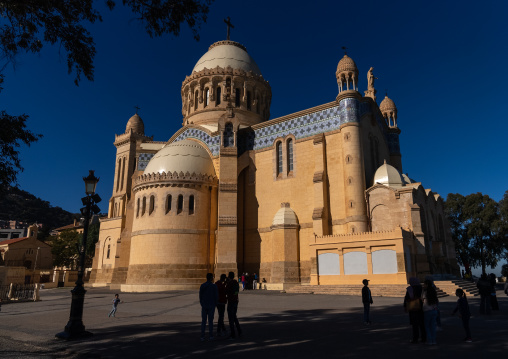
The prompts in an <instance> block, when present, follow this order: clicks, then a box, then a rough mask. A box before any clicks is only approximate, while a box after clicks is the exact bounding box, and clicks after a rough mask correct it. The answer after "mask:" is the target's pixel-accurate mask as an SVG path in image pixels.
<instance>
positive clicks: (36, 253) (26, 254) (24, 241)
mask: <svg viewBox="0 0 508 359" xmlns="http://www.w3.org/2000/svg"><path fill="white" fill-rule="evenodd" d="M0 257H1V260H0V262H1V263H2V264H3V265H5V266H10V267H25V268H26V269H29V270H44V269H52V268H53V257H52V255H51V246H50V245H48V244H47V243H44V242H42V241H39V240H38V239H37V226H35V225H33V226H30V227H29V228H28V235H27V236H26V237H22V238H13V239H8V240H4V241H2V242H0Z"/></svg>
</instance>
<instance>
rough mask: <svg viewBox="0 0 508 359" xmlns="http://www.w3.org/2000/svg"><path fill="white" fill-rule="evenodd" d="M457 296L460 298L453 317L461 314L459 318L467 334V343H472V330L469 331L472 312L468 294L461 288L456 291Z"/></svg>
mask: <svg viewBox="0 0 508 359" xmlns="http://www.w3.org/2000/svg"><path fill="white" fill-rule="evenodd" d="M455 295H456V296H457V297H459V299H458V300H457V306H456V307H455V309H454V310H453V312H452V315H455V313H457V312H459V317H460V319H461V320H462V327H463V328H464V331H465V332H466V339H464V341H465V342H468V343H471V342H472V341H473V339H471V330H470V329H469V318H471V311H470V310H469V304H468V303H467V298H466V293H464V291H463V290H462V289H460V288H458V289H457V290H456V291H455Z"/></svg>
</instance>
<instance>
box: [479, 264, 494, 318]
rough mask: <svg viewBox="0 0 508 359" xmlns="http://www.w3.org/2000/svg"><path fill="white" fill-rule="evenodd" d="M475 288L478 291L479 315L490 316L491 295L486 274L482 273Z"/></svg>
mask: <svg viewBox="0 0 508 359" xmlns="http://www.w3.org/2000/svg"><path fill="white" fill-rule="evenodd" d="M476 287H477V288H478V290H479V291H480V298H481V301H480V314H490V310H491V307H490V306H491V299H490V297H491V293H492V288H491V285H490V281H489V280H488V278H487V274H485V273H483V274H482V275H481V277H480V280H478V283H477V284H476Z"/></svg>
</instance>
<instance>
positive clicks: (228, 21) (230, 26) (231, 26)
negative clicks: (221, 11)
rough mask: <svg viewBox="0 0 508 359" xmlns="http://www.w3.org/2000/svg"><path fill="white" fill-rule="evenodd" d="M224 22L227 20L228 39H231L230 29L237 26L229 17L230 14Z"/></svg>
mask: <svg viewBox="0 0 508 359" xmlns="http://www.w3.org/2000/svg"><path fill="white" fill-rule="evenodd" d="M224 22H225V23H226V25H227V26H228V38H227V39H228V40H229V29H230V28H233V29H234V28H235V27H234V26H233V24H232V23H231V19H230V18H229V16H228V17H227V20H226V19H224Z"/></svg>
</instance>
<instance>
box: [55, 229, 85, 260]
mask: <svg viewBox="0 0 508 359" xmlns="http://www.w3.org/2000/svg"><path fill="white" fill-rule="evenodd" d="M81 237H82V235H81V234H79V233H78V232H76V231H63V232H62V233H60V235H59V236H57V237H55V238H54V239H53V241H52V244H51V253H52V254H53V265H54V266H56V267H68V268H71V269H76V267H77V258H78V248H79V244H80V243H81Z"/></svg>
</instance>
